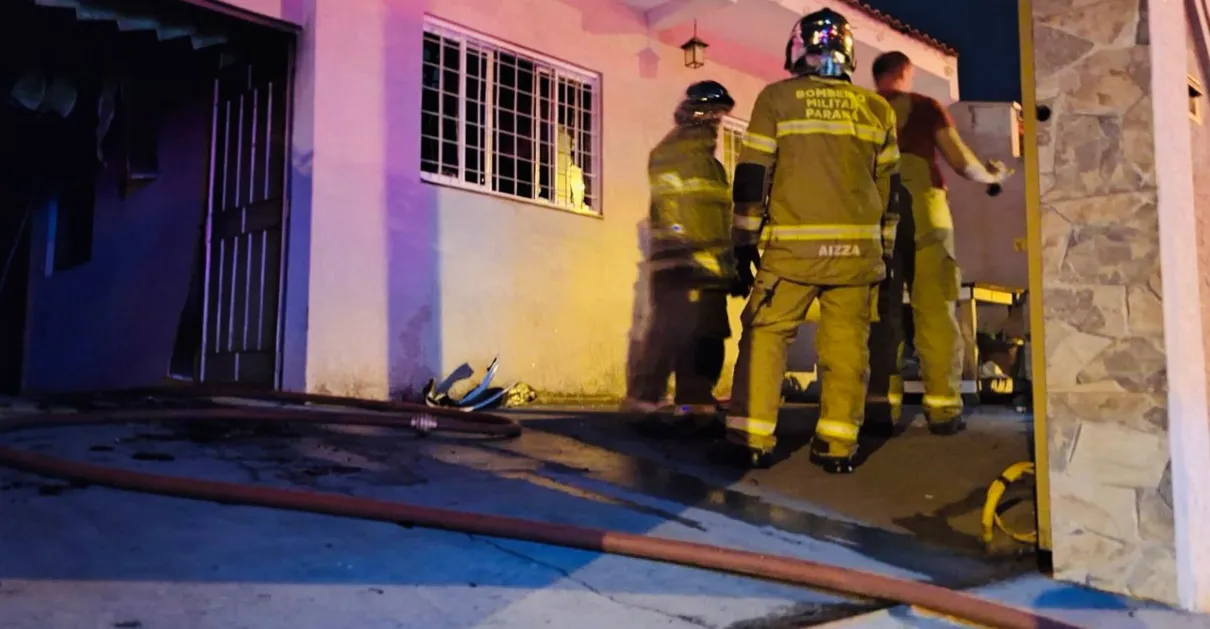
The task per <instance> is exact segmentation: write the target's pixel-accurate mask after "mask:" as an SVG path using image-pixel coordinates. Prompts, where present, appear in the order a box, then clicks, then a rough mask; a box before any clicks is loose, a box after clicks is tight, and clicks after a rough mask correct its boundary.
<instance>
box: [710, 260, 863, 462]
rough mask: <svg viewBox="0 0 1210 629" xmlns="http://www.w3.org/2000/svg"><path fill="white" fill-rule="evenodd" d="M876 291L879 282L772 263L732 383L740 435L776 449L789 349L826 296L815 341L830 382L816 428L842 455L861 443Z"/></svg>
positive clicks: (752, 306)
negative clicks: (802, 276)
mask: <svg viewBox="0 0 1210 629" xmlns="http://www.w3.org/2000/svg"><path fill="white" fill-rule="evenodd" d="M873 294H874V290H873V287H872V286H810V285H806V284H799V283H796V282H791V281H789V280H786V279H784V278H781V277H778V276H777V275H774V274H773V273H770V272H769V271H766V270H761V271H760V272H759V273H758V274H757V276H756V283H755V285H754V286H753V289H752V295H751V297H749V299H748V304H747V306H746V307H745V309H744V314H743V325H744V329H743V333H742V335H741V336H740V341H739V358H738V360H737V361H736V364H735V380H734V383H733V384H732V387H731V410H730V413H729V414H728V417H727V428H728V433H729V435H730V438H731V439H732V440H742V441H743V442H744V443H745V444H746V445H748V446H749V447H751V448H754V449H758V450H765V451H768V450H771V449H773V446H774V445H775V444H776V439H775V438H774V436H773V433H774V432H775V431H776V429H777V412H778V409H779V408H780V407H781V389H782V380H783V379H784V378H785V372H786V353H787V351H788V350H789V347H790V345H791V344H792V343H793V342H794V339H795V337H796V336H797V335H798V328H799V326H800V325H802V323H803V321H804V320H805V319H806V316H807V310H808V308H810V306H811V303H812V302H814V301H815V300H816V299H818V300H819V306H820V318H819V328H818V332H817V333H816V337H815V347H816V351H817V353H818V354H819V370H820V385H821V387H822V390H821V395H820V398H821V399H820V416H819V423H818V424H817V426H816V429H815V435H816V438H817V439H819V440H821V441H823V442H825V443H826V444H827V445H828V446H829V450H830V453H832V454H833V455H835V456H847V455H851V454H852V453H853V452H855V451H856V447H857V434H858V432H860V430H861V424H862V420H863V419H864V418H865V402H866V385H867V382H868V378H869V364H870V353H869V348H868V347H867V345H866V343H867V341H868V339H869V334H870V318H871V310H872V308H871V305H872V300H873Z"/></svg>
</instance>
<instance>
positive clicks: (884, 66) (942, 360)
mask: <svg viewBox="0 0 1210 629" xmlns="http://www.w3.org/2000/svg"><path fill="white" fill-rule="evenodd" d="M871 70H872V73H873V75H874V81H875V83H876V84H877V87H878V93H879V94H881V95H882V96H883V97H884V98H886V99H887V101H888V102H889V103H890V104H891V106H892V107H893V108H894V109H895V114H896V119H897V121H898V135H899V148H900V151H901V152H902V162H901V165H900V173H901V178H902V182H903V185H904V187H906V188H907V190H908V191H909V193H910V195H911V198H912V219H913V223H914V226H915V239H916V247H915V249H916V252H915V256H914V257H913V258H912V259H910V260H909V262H910V263H911V264H912V266H913V267H914V269H909V270H908V271H909V274H908V276H907V282H908V287H909V291H910V295H911V305H912V313H913V322H914V328H915V333H914V343H915V346H916V351H917V353H918V355H919V357H920V368H921V376H922V379H923V380H924V400H923V401H924V411H925V416H926V418H927V420H928V426H929V430H930V431H932V432H933V433H934V434H941V435H949V434H954V433H957V432H959V431H961V430H962V429H963V428H964V427H965V423H964V421H963V419H962V412H963V403H962V390H961V384H962V361H963V348H962V343H963V340H962V335H961V331H960V330H959V327H958V319H957V312H956V307H957V300H958V292H959V289H960V286H961V274H960V270H959V268H958V263H957V260H956V259H955V250H954V219H953V216H952V215H951V214H950V208H949V204H948V202H947V200H946V187H945V179H944V178H943V177H942V174H941V169H940V168H939V167H938V163H937V155H938V154H940V155H941V157H943V158H944V159H945V160H946V162H948V163H949V165H950V166H951V167H953V169H954V171H955V172H957V173H958V174H960V175H961V176H963V177H964V178H966V179H969V180H971V181H975V182H978V183H984V184H993V183H1000V182H1001V181H1003V180H1004V179H1005V178H1006V177H1008V176H1009V175H1010V174H1012V171H1011V170H1009V169H1007V168H1005V166H1004V164H1001V163H999V162H995V161H991V162H987V163H986V164H984V163H982V162H980V161H979V159H978V158H977V157H975V155H974V153H972V152H971V150H970V149H969V148H968V147H967V146H966V144H965V143H964V142H963V141H962V138H961V137H960V136H959V135H958V131H957V129H956V128H955V127H954V122H953V120H952V119H951V118H950V115H949V113H948V112H947V111H946V110H945V108H944V107H942V106H941V104H940V103H938V102H937V101H936V100H934V99H932V98H929V97H927V96H925V95H923V94H917V93H913V92H912V91H911V87H912V78H913V73H914V71H913V69H912V64H911V60H910V59H908V57H907V56H906V55H904V54H903V53H901V52H888V53H885V54H883V55H881V56H879V57H878V58H877V59H875V60H874V63H873V64H872V67H871ZM892 413H893V414H897V412H896V411H894V410H893V411H892Z"/></svg>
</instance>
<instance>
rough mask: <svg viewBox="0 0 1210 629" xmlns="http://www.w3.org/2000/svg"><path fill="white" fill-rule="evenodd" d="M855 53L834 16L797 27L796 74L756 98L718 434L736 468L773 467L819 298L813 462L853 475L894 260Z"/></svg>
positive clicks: (888, 184) (740, 185) (879, 129)
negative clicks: (877, 310) (730, 358)
mask: <svg viewBox="0 0 1210 629" xmlns="http://www.w3.org/2000/svg"><path fill="white" fill-rule="evenodd" d="M853 48H854V42H853V35H852V31H851V30H850V27H849V24H848V22H847V21H846V20H845V18H844V17H843V16H841V15H840V14H838V13H836V12H835V11H831V10H828V9H824V10H822V11H818V12H815V13H812V14H810V15H807V16H805V17H803V18H802V19H801V20H799V22H798V23H797V24H795V26H794V30H793V32H792V33H791V36H790V41H789V42H788V43H787V45H786V69H787V70H788V71H790V72H791V73H792V75H793V76H792V77H791V78H788V79H785V80H782V81H779V82H777V83H773V84H771V85H768V86H766V87H765V88H764V90H763V91H762V92H761V93H760V95H759V96H758V97H757V99H756V104H755V106H754V107H753V111H752V116H751V118H750V119H749V120H750V122H749V123H748V129H747V133H746V134H745V136H744V143H743V149H742V152H741V154H740V158H739V165H738V166H737V168H736V171H735V185H734V191H733V199H734V202H735V216H734V222H733V229H732V239H733V242H734V247H735V257H736V260H737V264H738V268H737V273H738V275H739V276H740V277H741V280H744V281H743V282H742V283H743V284H744V285H743V286H741V289H747V290H746V291H745V292H749V293H750V294H749V298H748V303H747V305H746V307H745V309H744V312H743V315H742V318H741V320H742V322H743V326H744V327H743V333H742V335H741V337H740V344H739V358H738V360H737V363H736V366H735V380H734V383H733V386H732V393H731V406H730V410H729V412H728V416H727V419H726V426H727V432H726V434H727V442H728V443H729V444H730V445H731V447H730V448H729V450H730V451H731V452H733V453H737V454H740V455H742V461H743V462H744V464H746V465H757V466H764V465H767V464H769V463H771V462H772V457H771V455H772V453H773V450H774V445H775V443H776V440H775V438H774V435H773V433H774V430H775V429H776V427H777V413H778V407H779V406H780V403H781V388H782V379H783V378H784V375H785V368H786V354H787V350H788V348H789V346H790V344H791V343H792V342H793V340H794V338H795V335H796V333H797V331H798V328H799V326H800V325H801V324H802V323H803V321H804V319H805V318H806V314H807V310H808V308H810V306H811V305H812V303H813V302H814V301H815V300H819V304H820V322H819V328H818V332H817V337H816V349H817V353H818V356H819V373H820V384H821V400H820V401H821V404H820V418H819V423H818V425H817V427H816V430H815V438H814V439H813V441H812V444H811V456H812V460H813V461H814V462H815V463H816V464H818V465H820V466H821V467H823V468H824V469H825V470H827V471H828V472H832V473H847V472H851V471H853V469H854V463H853V456H854V455H855V453H856V451H857V435H858V432H859V431H860V428H861V425H862V421H863V419H864V415H865V401H866V399H865V398H866V387H867V382H868V374H869V358H870V356H869V348H868V347H867V342H868V340H869V335H870V322H871V318H872V316H873V312H872V311H873V310H874V306H875V302H876V298H877V296H876V293H877V285H878V284H879V283H880V282H882V281H883V280H884V278H885V277H886V273H887V265H886V262H885V260H884V257H883V256H884V252H885V253H886V254H889V253H890V250H891V249H892V248H893V244H892V243H889V242H884V227H890V228H891V231H889V232H885V233H887V235H888V236H890V235H891V234H892V233H893V224H892V225H888V224H887V213H888V206H889V205H890V204H891V202H892V191H893V190H894V189H896V188H897V185H898V184H897V182H896V181H895V179H896V176H897V175H896V173H897V172H898V168H899V148H898V142H897V138H896V132H895V113H894V111H893V110H892V109H891V106H890V105H889V104H888V103H887V101H886V100H885V99H883V98H882V97H881V96H879V95H878V94H877V93H875V92H873V91H870V90H866V89H864V88H861V87H857V86H855V85H853V83H852V80H851V76H852V73H853V72H854V70H855V69H856V64H855V60H854V55H853ZM760 243H763V245H764V250H763V254H762V252H761V251H760V250H759V249H758V246H757V245H758V244H760ZM754 267H755V268H756V273H755V276H753V273H752V269H753V268H754Z"/></svg>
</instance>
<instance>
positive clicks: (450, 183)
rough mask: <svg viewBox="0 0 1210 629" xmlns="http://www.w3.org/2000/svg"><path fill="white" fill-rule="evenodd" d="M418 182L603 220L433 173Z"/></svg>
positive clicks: (599, 214) (596, 215) (592, 213)
mask: <svg viewBox="0 0 1210 629" xmlns="http://www.w3.org/2000/svg"><path fill="white" fill-rule="evenodd" d="M420 180H421V181H423V182H424V183H428V184H432V185H435V186H441V187H443V188H452V189H454V190H460V191H462V192H470V193H472V194H481V195H484V196H488V197H494V198H497V199H500V200H501V201H511V202H513V203H523V204H525V205H533V206H536V207H540V208H543V209H547V210H555V211H558V212H565V213H567V214H574V215H576V216H583V217H585V218H595V219H598V220H603V219H604V218H605V216H604V213H603V212H597V211H593V210H579V209H576V208H573V207H567V206H565V205H558V204H556V203H551V202H549V201H546V200H543V199H527V198H525V197H518V196H515V195H511V194H505V193H503V192H496V191H494V190H489V189H487V188H484V187H481V186H476V185H473V184H468V183H464V182H462V181H461V180H459V179H458V178H457V177H445V176H442V175H437V174H433V173H426V172H421V173H420Z"/></svg>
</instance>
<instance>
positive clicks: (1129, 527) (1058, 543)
mask: <svg viewBox="0 0 1210 629" xmlns="http://www.w3.org/2000/svg"><path fill="white" fill-rule="evenodd" d="M1146 7H1147V0H1034V2H1033V22H1034V59H1035V64H1034V65H1035V72H1036V81H1037V88H1038V91H1037V98H1038V104H1039V105H1045V106H1049V107H1050V108H1051V109H1052V112H1053V113H1052V117H1051V118H1050V120H1049V121H1046V122H1040V123H1039V125H1038V128H1039V132H1038V135H1039V137H1038V144H1039V147H1038V152H1039V170H1040V175H1041V177H1040V185H1041V192H1042V206H1041V209H1042V220H1041V224H1042V240H1043V244H1042V255H1043V261H1042V265H1043V294H1042V297H1043V299H1042V305H1043V310H1044V320H1045V325H1044V330H1045V340H1044V342H1045V345H1046V380H1047V382H1046V384H1047V394H1048V396H1047V404H1048V411H1049V412H1048V414H1047V417H1048V419H1047V421H1048V433H1049V434H1048V440H1049V444H1050V465H1051V469H1050V482H1051V491H1050V496H1051V511H1052V517H1051V524H1052V529H1053V530H1052V534H1053V555H1054V565H1055V576H1056V577H1057V578H1059V579H1063V580H1069V581H1076V582H1081V583H1087V584H1089V585H1092V586H1094V587H1097V588H1101V589H1106V590H1111V591H1116V592H1122V593H1128V594H1131V595H1134V596H1140V597H1144V598H1152V599H1158V600H1162V601H1166V602H1170V603H1175V602H1176V595H1177V594H1176V593H1177V586H1176V574H1175V558H1174V544H1175V541H1174V531H1173V512H1172V499H1171V480H1170V472H1169V469H1168V462H1169V449H1168V434H1167V432H1168V428H1167V410H1166V390H1167V377H1166V372H1165V366H1166V365H1165V350H1164V337H1163V311H1162V306H1161V300H1162V289H1161V285H1160V257H1159V228H1158V218H1157V216H1158V215H1157V212H1156V176H1155V161H1154V150H1153V149H1154V131H1153V125H1152V106H1151V97H1150V92H1151V72H1150V69H1151V61H1150V58H1149V47H1148V31H1147V29H1148V27H1147V15H1146V11H1147V9H1146Z"/></svg>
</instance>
